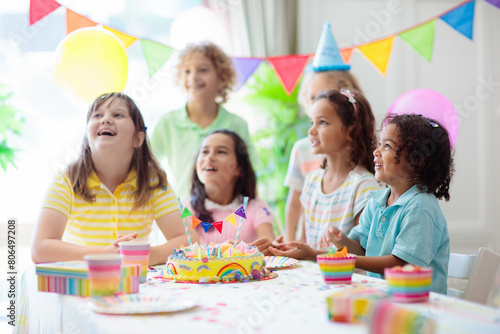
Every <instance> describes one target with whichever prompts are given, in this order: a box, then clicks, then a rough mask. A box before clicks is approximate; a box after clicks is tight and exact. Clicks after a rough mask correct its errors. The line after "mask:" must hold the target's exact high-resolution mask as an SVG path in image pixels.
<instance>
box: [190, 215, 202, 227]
mask: <svg viewBox="0 0 500 334" xmlns="http://www.w3.org/2000/svg"><path fill="white" fill-rule="evenodd" d="M200 224H201V220H200V219H198V218H197V217H195V216H191V226H192V227H193V228H195V227H196V226H198V225H200Z"/></svg>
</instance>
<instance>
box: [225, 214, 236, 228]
mask: <svg viewBox="0 0 500 334" xmlns="http://www.w3.org/2000/svg"><path fill="white" fill-rule="evenodd" d="M226 221H227V222H229V223H231V224H232V225H234V226H236V217H234V213H231V214H230V215H229V216H227V218H226Z"/></svg>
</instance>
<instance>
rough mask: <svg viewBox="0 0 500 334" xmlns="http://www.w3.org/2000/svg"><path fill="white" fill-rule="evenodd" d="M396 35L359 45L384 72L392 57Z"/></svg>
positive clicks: (360, 49)
mask: <svg viewBox="0 0 500 334" xmlns="http://www.w3.org/2000/svg"><path fill="white" fill-rule="evenodd" d="M393 42H394V36H391V37H387V38H384V39H382V40H379V41H376V42H373V43H368V44H364V45H361V46H358V49H359V51H361V53H362V54H364V55H365V57H366V58H368V60H370V61H371V62H372V63H373V64H374V65H375V67H377V68H378V69H379V70H380V72H382V74H385V70H386V68H387V63H388V62H389V58H390V57H391V50H392V44H393Z"/></svg>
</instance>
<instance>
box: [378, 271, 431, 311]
mask: <svg viewBox="0 0 500 334" xmlns="http://www.w3.org/2000/svg"><path fill="white" fill-rule="evenodd" d="M395 268H396V269H395ZM403 268H404V267H403ZM417 268H418V269H416V270H413V271H404V270H401V267H399V268H398V267H394V268H386V269H385V270H384V276H385V279H386V281H387V293H388V295H389V297H390V298H391V300H392V301H394V302H399V303H421V302H426V301H427V300H429V292H430V290H431V284H432V268H429V267H417Z"/></svg>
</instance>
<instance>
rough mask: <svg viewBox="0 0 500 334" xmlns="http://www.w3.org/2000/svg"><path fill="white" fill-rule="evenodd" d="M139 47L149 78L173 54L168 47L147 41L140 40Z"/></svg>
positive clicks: (172, 50)
mask: <svg viewBox="0 0 500 334" xmlns="http://www.w3.org/2000/svg"><path fill="white" fill-rule="evenodd" d="M141 46H142V52H143V53H144V58H146V63H147V64H148V73H149V76H152V75H153V74H155V73H156V71H158V70H159V69H160V67H161V66H162V65H163V64H164V63H165V62H166V61H167V59H168V58H170V56H171V55H172V53H173V52H174V49H172V48H171V47H169V46H166V45H163V44H160V43H157V42H153V41H150V40H147V39H141Z"/></svg>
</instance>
